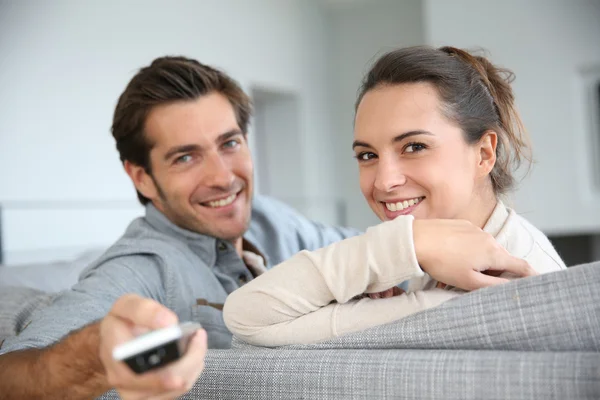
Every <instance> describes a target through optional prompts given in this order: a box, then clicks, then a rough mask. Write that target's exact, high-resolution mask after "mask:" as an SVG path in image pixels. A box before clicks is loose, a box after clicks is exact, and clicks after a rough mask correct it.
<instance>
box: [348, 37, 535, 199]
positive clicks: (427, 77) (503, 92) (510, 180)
mask: <svg viewBox="0 0 600 400" xmlns="http://www.w3.org/2000/svg"><path fill="white" fill-rule="evenodd" d="M513 80H514V74H513V73H512V71H510V70H508V69H504V68H499V67H496V66H495V65H493V64H492V63H491V62H490V61H489V60H487V59H486V58H485V57H481V56H475V55H473V54H471V53H469V52H467V51H465V50H461V49H457V48H454V47H441V48H439V49H436V48H432V47H428V46H416V47H408V48H402V49H397V50H394V51H391V52H389V53H387V54H384V55H383V56H382V57H381V58H379V59H378V60H377V62H375V64H374V65H373V67H372V68H371V70H370V71H369V72H368V73H367V75H366V76H365V78H364V79H363V82H362V84H361V87H360V89H359V94H358V99H357V101H356V106H355V108H356V109H357V108H358V105H359V104H360V102H361V100H362V98H363V96H364V95H365V94H366V93H367V92H368V91H370V90H373V89H375V88H378V87H381V86H383V85H397V84H402V83H416V82H428V83H430V84H432V85H434V86H435V87H436V88H437V90H438V92H439V95H440V98H441V101H442V103H443V106H442V112H443V113H444V115H445V116H446V117H447V118H449V119H450V120H452V121H454V122H455V123H457V124H458V125H459V126H460V127H461V128H462V130H463V132H464V135H465V140H466V141H467V143H469V144H474V143H477V142H478V141H479V140H480V139H481V137H482V136H483V134H484V133H485V132H486V131H490V130H492V131H495V132H496V133H497V135H498V144H497V146H496V164H495V165H494V168H493V170H492V172H491V174H490V177H491V181H492V186H493V188H494V193H496V195H501V194H504V193H506V192H507V191H508V190H510V189H511V188H512V187H513V186H514V184H515V178H514V176H513V171H514V170H516V169H517V168H518V167H519V166H520V164H521V162H522V161H523V160H525V161H527V164H528V165H530V164H531V150H530V146H529V138H528V136H527V133H526V132H525V129H524V127H523V123H522V122H521V118H520V117H519V114H518V112H517V110H516V108H515V104H514V100H515V98H514V95H513V92H512V89H511V86H510V83H511V82H512V81H513Z"/></svg>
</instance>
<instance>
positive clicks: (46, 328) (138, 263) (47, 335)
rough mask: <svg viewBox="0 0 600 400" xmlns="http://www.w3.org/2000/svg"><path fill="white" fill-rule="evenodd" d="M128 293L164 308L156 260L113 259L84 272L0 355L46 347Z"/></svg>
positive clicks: (98, 316)
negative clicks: (149, 300)
mask: <svg viewBox="0 0 600 400" xmlns="http://www.w3.org/2000/svg"><path fill="white" fill-rule="evenodd" d="M127 293H135V294H138V295H140V296H144V297H147V298H152V299H154V300H157V301H159V302H161V303H163V304H164V300H165V299H164V296H165V292H164V288H163V286H162V282H161V274H160V270H159V263H158V261H157V259H156V258H155V257H153V256H150V255H133V256H126V257H119V258H113V259H110V260H108V261H106V262H104V263H102V264H100V265H99V266H97V267H95V268H93V269H91V270H89V271H87V272H85V273H84V275H82V277H81V279H80V281H79V282H78V283H76V284H75V285H74V286H73V287H72V288H71V289H70V290H67V291H64V292H62V293H60V294H59V295H58V296H56V297H55V299H54V301H53V302H52V303H51V304H49V305H48V306H47V307H41V308H39V309H38V310H37V311H36V312H34V313H33V314H32V316H31V320H30V321H28V322H27V323H26V324H25V326H26V327H25V329H24V330H23V331H21V332H20V333H19V335H17V336H14V337H11V338H8V339H6V341H5V342H4V344H3V345H2V349H1V351H0V353H8V352H11V351H16V350H23V349H28V348H43V347H46V346H49V345H51V344H53V343H55V342H57V341H59V340H60V339H61V338H62V337H64V336H65V335H67V334H68V333H69V332H72V331H74V330H77V329H80V328H82V327H84V326H86V325H88V324H90V323H92V322H95V321H97V320H99V319H101V318H103V317H104V316H105V315H106V314H107V313H108V311H109V310H110V308H111V307H112V305H113V303H114V302H115V301H116V300H117V299H118V298H119V297H120V296H122V295H124V294H127Z"/></svg>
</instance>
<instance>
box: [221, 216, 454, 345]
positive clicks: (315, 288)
mask: <svg viewBox="0 0 600 400" xmlns="http://www.w3.org/2000/svg"><path fill="white" fill-rule="evenodd" d="M412 221H413V217H412V216H403V217H398V218H396V219H395V220H393V221H388V222H384V223H382V224H379V225H377V226H375V227H372V228H370V229H368V230H367V232H366V233H365V234H363V235H360V236H356V237H352V238H349V239H345V240H343V241H341V242H337V243H334V244H332V245H329V246H327V247H324V248H322V249H319V250H316V251H313V252H308V251H303V252H300V253H298V254H296V255H295V256H294V257H292V258H291V259H289V260H287V261H285V262H283V263H281V264H279V265H278V266H276V267H274V268H273V269H271V270H270V271H268V272H266V273H265V274H263V275H261V276H260V277H258V278H256V279H254V280H253V281H251V282H250V283H248V284H246V285H244V286H243V287H241V288H240V289H238V290H236V291H235V292H233V293H232V294H231V295H230V296H229V297H228V299H227V301H226V303H225V308H224V318H225V323H226V324H227V327H228V328H229V329H230V330H231V331H232V332H233V333H234V334H235V335H236V336H237V337H239V338H241V339H243V340H245V341H246V342H248V343H251V344H255V345H261V346H280V345H286V344H296V343H310V342H315V341H319V340H323V339H327V338H330V337H333V336H336V335H340V334H343V333H348V332H351V331H356V330H361V329H366V328H369V327H372V326H375V325H379V324H382V323H386V322H390V321H393V320H395V319H398V318H402V317H403V316H406V315H409V314H412V313H414V312H417V311H420V310H423V309H425V308H429V307H432V306H434V305H437V304H440V303H441V302H443V301H445V300H447V299H449V298H451V297H454V296H455V295H456V294H452V293H449V292H447V291H446V292H445V293H443V294H442V293H441V292H443V291H441V290H439V291H433V292H432V293H431V294H429V291H428V292H424V291H419V292H415V293H408V294H404V295H401V296H397V297H393V298H388V299H377V300H371V299H362V300H352V299H353V298H354V297H356V296H357V295H361V294H364V293H373V292H380V291H383V290H386V289H389V288H390V287H393V286H395V285H397V284H398V283H400V282H403V281H406V280H408V279H412V278H418V277H421V276H423V275H424V273H423V271H422V270H421V268H420V267H419V264H418V262H417V258H416V254H415V249H414V244H413V233H412Z"/></svg>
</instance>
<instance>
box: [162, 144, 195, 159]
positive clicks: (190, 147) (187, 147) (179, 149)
mask: <svg viewBox="0 0 600 400" xmlns="http://www.w3.org/2000/svg"><path fill="white" fill-rule="evenodd" d="M200 150H202V148H201V147H200V146H198V145H197V144H184V145H182V146H175V147H172V148H170V149H169V151H167V153H166V154H165V157H164V159H165V161H168V160H169V159H171V157H173V156H174V155H176V154H181V153H191V152H194V151H200Z"/></svg>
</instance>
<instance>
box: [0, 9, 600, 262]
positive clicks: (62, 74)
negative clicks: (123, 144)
mask: <svg viewBox="0 0 600 400" xmlns="http://www.w3.org/2000/svg"><path fill="white" fill-rule="evenodd" d="M417 44H431V45H436V46H439V45H445V44H448V45H452V46H457V47H466V48H483V49H485V50H487V51H488V54H489V56H490V58H491V59H492V61H493V62H495V63H497V64H499V65H502V66H506V67H508V68H510V69H512V70H513V71H514V72H515V73H516V77H517V79H516V81H515V82H514V90H515V92H516V96H517V104H518V107H519V109H520V111H521V114H522V117H523V119H524V122H525V125H526V127H527V128H528V130H529V132H530V134H531V136H532V141H533V150H534V157H535V160H536V164H535V166H534V168H533V170H532V172H531V173H530V175H529V176H528V177H527V178H526V179H524V180H523V181H522V182H521V184H520V187H519V188H518V190H517V191H516V192H515V194H514V196H513V197H512V200H511V202H510V204H511V205H512V206H513V207H514V208H516V210H517V211H518V212H519V213H521V214H522V215H524V216H525V217H526V218H527V219H529V220H530V221H531V222H532V223H533V224H535V225H536V226H537V227H539V228H540V229H541V230H543V231H544V232H545V233H546V234H548V235H550V236H551V238H552V240H553V242H554V243H555V245H556V246H557V247H558V250H559V252H560V253H561V255H562V256H563V257H564V258H565V260H566V261H567V263H568V264H575V263H577V262H584V261H589V260H593V259H600V161H599V160H600V0H504V1H494V0H451V1H449V0H196V1H187V0H177V1H169V2H167V1H159V0H144V1H142V0H122V1H117V0H105V1H102V2H100V1H84V0H54V1H46V0H21V1H17V0H0V218H1V224H0V243H1V246H0V255H1V257H2V262H3V263H4V264H6V265H23V264H26V263H33V262H40V261H52V260H60V259H64V258H69V257H76V256H77V255H79V254H81V253H82V252H84V251H87V250H89V249H99V248H103V247H105V246H108V245H109V244H111V243H112V242H113V241H115V240H116V239H117V238H118V237H119V236H120V235H121V234H122V232H123V230H124V229H125V227H126V226H127V225H128V223H129V222H130V221H131V219H132V218H133V217H135V216H137V215H141V214H142V208H141V206H139V205H138V203H137V200H136V197H135V191H134V189H133V186H132V184H131V183H130V181H129V179H128V178H127V176H126V174H125V173H124V171H123V170H122V167H121V164H120V162H119V159H118V154H117V152H116V149H115V145H114V141H113V139H112V137H111V135H110V132H109V128H110V125H111V119H112V113H113V110H114V106H115V104H116V101H117V98H118V96H119V94H120V93H121V91H122V90H123V89H124V88H125V85H126V84H127V82H128V81H129V79H130V78H131V77H132V76H133V74H134V73H135V72H136V71H137V70H138V69H139V68H140V67H142V66H145V65H147V64H149V63H150V62H151V60H152V59H154V58H156V57H158V56H163V55H185V56H188V57H193V58H197V59H198V60H200V61H202V62H204V63H207V64H211V65H214V66H217V67H219V68H221V69H223V70H225V71H226V72H227V73H229V74H231V75H232V76H233V77H234V78H236V79H237V80H238V81H239V82H240V84H241V85H242V86H243V88H244V89H245V90H246V91H247V92H248V93H249V94H250V95H251V97H252V98H253V100H254V103H255V108H256V113H255V118H254V120H253V122H252V128H251V132H250V136H249V137H250V144H251V148H252V151H253V153H254V160H255V164H256V174H257V176H256V179H257V188H258V192H259V193H263V194H269V195H273V196H275V197H278V198H280V199H282V200H284V201H287V202H288V203H290V204H291V205H293V206H294V207H296V208H297V209H298V210H300V211H301V212H303V213H304V214H306V215H307V216H309V217H311V218H313V219H315V220H318V221H322V222H325V223H332V224H342V225H349V226H354V227H357V228H361V229H364V228H366V227H367V226H369V225H372V224H374V223H377V222H378V221H377V219H376V218H375V217H374V216H373V214H372V212H371V211H370V210H369V209H368V207H367V206H366V204H365V201H364V199H363V198H362V195H361V194H360V191H359V188H358V179H357V176H358V175H357V167H356V161H355V160H354V159H353V158H352V151H351V142H352V125H353V124H352V122H353V104H354V101H355V96H356V91H357V88H358V84H359V82H360V79H361V77H362V75H363V73H364V72H365V71H366V70H367V69H368V67H369V65H370V64H371V62H373V61H374V59H375V58H376V57H377V56H378V55H380V54H381V53H383V52H385V51H387V50H390V49H392V48H395V47H401V46H410V45H417Z"/></svg>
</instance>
